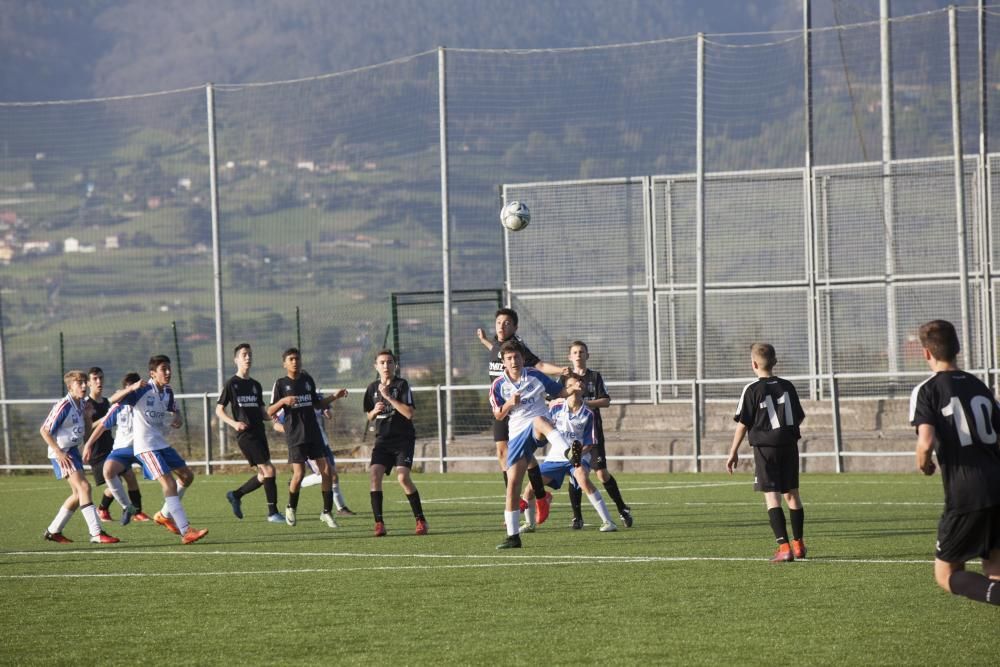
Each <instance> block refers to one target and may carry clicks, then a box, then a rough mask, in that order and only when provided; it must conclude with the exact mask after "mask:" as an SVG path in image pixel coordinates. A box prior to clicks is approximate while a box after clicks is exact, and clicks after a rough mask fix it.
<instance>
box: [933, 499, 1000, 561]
mask: <svg viewBox="0 0 1000 667" xmlns="http://www.w3.org/2000/svg"><path fill="white" fill-rule="evenodd" d="M994 549H1000V507H988V508H986V509H983V510H975V511H973V512H945V513H944V514H942V515H941V520H940V521H938V536H937V546H936V547H935V549H934V557H935V558H938V559H940V560H943V561H945V562H948V563H964V562H966V561H970V560H973V559H975V558H989V556H990V552H991V551H993V550H994Z"/></svg>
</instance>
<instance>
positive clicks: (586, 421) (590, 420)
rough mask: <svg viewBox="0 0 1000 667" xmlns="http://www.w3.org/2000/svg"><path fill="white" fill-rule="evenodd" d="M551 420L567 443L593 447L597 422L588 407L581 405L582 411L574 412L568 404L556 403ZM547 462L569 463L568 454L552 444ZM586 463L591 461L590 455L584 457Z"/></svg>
mask: <svg viewBox="0 0 1000 667" xmlns="http://www.w3.org/2000/svg"><path fill="white" fill-rule="evenodd" d="M549 419H551V420H552V424H553V426H555V427H556V430H557V431H559V433H560V434H561V435H562V437H563V439H564V440H565V441H566V442H573V441H574V440H579V441H580V442H581V443H583V444H584V445H592V444H594V442H595V436H594V434H595V423H594V422H595V420H594V413H593V412H592V411H591V410H590V408H588V407H587V406H586V405H583V404H582V403H581V404H580V409H579V410H577V411H576V412H572V411H571V410H570V408H569V404H567V403H556V404H555V405H553V406H552V408H551V409H550V410H549ZM545 460H546V461H555V462H557V463H569V459H568V458H566V452H565V451H563V449H562V447H559V446H558V445H555V444H552V445H551V446H550V447H549V453H548V454H546V455H545ZM583 460H584V461H589V460H590V453H589V452H588V453H586V454H584V455H583Z"/></svg>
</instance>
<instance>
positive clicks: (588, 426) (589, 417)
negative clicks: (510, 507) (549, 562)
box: [521, 372, 618, 533]
mask: <svg viewBox="0 0 1000 667" xmlns="http://www.w3.org/2000/svg"><path fill="white" fill-rule="evenodd" d="M562 384H563V386H564V387H565V388H566V391H567V392H568V395H567V396H566V400H565V401H560V402H558V403H555V404H553V405H552V407H551V408H549V421H551V422H552V424H553V425H554V426H555V427H556V429H557V430H558V431H559V433H560V434H561V435H562V437H563V439H564V440H566V441H567V442H571V443H572V444H571V445H570V449H569V451H566V450H563V449H560V448H559V447H558V446H556V445H552V446H550V447H549V453H548V455H546V457H545V461H543V462H542V464H541V465H540V466H539V468H540V469H541V472H542V479H544V480H545V484H546V485H547V486H549V487H551V488H553V489H559V488H561V487H562V483H563V480H564V479H565V478H566V475H567V474H568V475H569V476H570V488H571V489H572V488H574V487H576V488H577V494H578V495H582V494H583V493H584V492H585V493H586V494H587V499H588V500H589V501H590V504H591V505H593V506H594V509H595V510H596V511H597V515H598V516H599V517H600V518H601V529H600V530H601V532H602V533H611V532H614V531H616V530H618V526H616V525H615V522H614V521H612V520H611V514H610V513H609V512H608V506H607V505H606V504H605V502H604V498H603V497H601V492H600V491H598V490H597V488H596V487H595V486H594V485H593V483H591V481H590V469H591V468H590V466H591V461H592V458H591V457H592V456H593V452H594V443H595V442H596V439H595V438H596V435H597V420H596V419H595V416H594V413H593V412H592V411H591V410H590V409H589V408H588V407H587V406H586V405H585V404H584V398H583V377H581V376H580V375H578V374H576V373H573V372H570V374H569V375H564V376H563V377H562ZM541 419H542V418H541V417H536V418H535V422H536V425H539V424H538V422H539V421H540V420H541ZM581 489H582V491H581ZM522 498H523V499H524V501H525V504H524V507H525V508H526V511H525V522H524V524H522V526H521V532H523V533H524V532H527V533H531V532H534V530H535V516H534V514H535V512H534V511H533V508H532V504H533V503H532V502H531V501H532V500H533V499H534V491H533V490H532V489H531V487H530V486H529V487H528V488H526V489H525V490H524V496H522ZM580 524H581V525H580V526H579V527H580V528H583V525H582V524H583V519H582V517H581V519H580ZM573 528H577V526H576V522H575V521H574V523H573Z"/></svg>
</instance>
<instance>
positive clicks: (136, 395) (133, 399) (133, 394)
mask: <svg viewBox="0 0 1000 667" xmlns="http://www.w3.org/2000/svg"><path fill="white" fill-rule="evenodd" d="M152 388H153V385H152V384H150V383H149V381H148V380H147V381H146V384H144V385H142V386H141V387H139V388H138V389H134V390H132V391H130V392H129V393H127V394H125V395H124V396H122V397H121V400H120V401H118V402H119V403H124V404H125V405H127V406H129V407H135V405H136V403H138V402H139V399H141V398H142V397H143V396H145V395H146V394H147V393H148V392H149V391H150V390H151V389H152Z"/></svg>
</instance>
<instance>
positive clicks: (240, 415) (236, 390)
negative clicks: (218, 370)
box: [218, 375, 267, 441]
mask: <svg viewBox="0 0 1000 667" xmlns="http://www.w3.org/2000/svg"><path fill="white" fill-rule="evenodd" d="M218 404H219V405H221V406H222V407H223V408H225V407H226V406H227V405H229V406H232V408H231V409H232V413H233V419H235V420H236V421H239V422H243V423H244V424H246V425H247V426H249V428H248V429H246V430H245V431H237V432H236V439H237V441H239V440H249V439H260V438H265V439H266V438H267V435H265V431H264V415H263V413H262V412H261V410H262V408H263V406H264V390H263V388H262V387H261V386H260V382H257V381H256V380H254V379H253V378H241V377H240V376H239V375H234V376H233V377H231V378H229V379H228V380H227V381H226V385H225V386H224V387H223V388H222V393H221V394H219V400H218Z"/></svg>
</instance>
